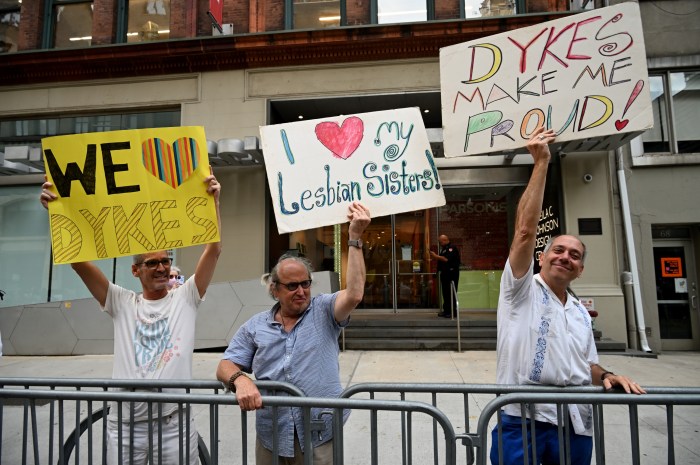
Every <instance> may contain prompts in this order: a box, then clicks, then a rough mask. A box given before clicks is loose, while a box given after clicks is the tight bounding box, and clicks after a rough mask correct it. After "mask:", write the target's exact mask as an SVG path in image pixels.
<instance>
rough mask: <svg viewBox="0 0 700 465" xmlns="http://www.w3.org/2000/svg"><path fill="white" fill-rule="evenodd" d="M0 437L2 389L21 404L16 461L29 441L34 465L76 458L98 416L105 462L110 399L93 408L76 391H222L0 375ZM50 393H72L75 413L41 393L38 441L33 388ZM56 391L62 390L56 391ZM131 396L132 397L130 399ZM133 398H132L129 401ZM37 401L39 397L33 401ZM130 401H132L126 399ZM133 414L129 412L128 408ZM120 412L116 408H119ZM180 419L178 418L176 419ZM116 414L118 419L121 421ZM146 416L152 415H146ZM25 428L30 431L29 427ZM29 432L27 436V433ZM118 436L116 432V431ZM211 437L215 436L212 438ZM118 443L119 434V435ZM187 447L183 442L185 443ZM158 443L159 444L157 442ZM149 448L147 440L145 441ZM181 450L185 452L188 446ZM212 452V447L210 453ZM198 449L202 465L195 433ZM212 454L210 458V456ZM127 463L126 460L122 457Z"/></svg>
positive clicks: (284, 387)
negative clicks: (42, 458)
mask: <svg viewBox="0 0 700 465" xmlns="http://www.w3.org/2000/svg"><path fill="white" fill-rule="evenodd" d="M256 385H257V386H258V388H259V389H260V390H261V391H262V390H264V391H265V392H269V393H272V394H278V393H284V394H287V395H292V396H297V397H301V396H303V395H304V394H303V392H302V391H301V390H299V389H298V388H297V387H296V386H294V385H292V384H289V383H284V382H271V381H256ZM8 387H15V388H21V389H22V390H20V389H15V390H9V389H8ZM0 388H4V389H0V438H4V436H3V426H2V425H3V424H4V423H6V421H5V403H6V402H5V401H4V400H3V399H4V397H5V395H3V393H7V392H9V393H12V392H15V394H14V395H12V396H11V397H10V398H13V399H19V400H20V401H21V402H20V404H21V408H22V411H23V412H22V418H21V420H22V427H21V432H22V438H23V440H22V441H21V443H20V444H21V447H22V450H21V463H22V464H25V463H28V456H29V455H30V454H29V452H30V451H28V449H27V447H28V445H29V444H31V445H32V447H33V449H32V450H31V452H32V453H31V455H32V456H33V458H34V463H54V455H57V456H58V458H57V459H56V460H57V463H58V464H64V463H68V461H69V460H70V457H71V455H72V454H73V453H75V456H76V457H79V456H80V447H81V446H80V445H81V436H82V435H83V434H85V433H87V440H86V441H85V442H87V447H88V449H89V450H90V451H92V449H93V443H94V442H96V439H97V438H95V437H94V435H93V424H94V423H96V422H99V421H100V420H102V425H101V437H100V439H101V455H100V457H101V459H100V460H101V461H100V463H102V464H104V463H106V440H105V438H106V435H107V422H106V416H107V415H106V413H105V412H109V406H108V402H109V401H111V400H115V401H116V400H118V399H110V398H106V399H104V400H103V401H102V402H101V403H98V406H97V407H95V406H94V404H95V402H96V401H95V400H92V399H91V398H88V397H86V398H81V393H85V394H88V393H96V392H102V393H108V392H114V391H108V390H109V389H122V390H125V391H126V392H128V391H131V392H155V393H158V392H162V391H163V390H173V389H175V390H182V391H183V395H186V396H187V395H191V394H192V393H193V392H200V393H204V394H218V393H219V392H220V391H223V390H224V387H223V385H222V384H221V383H220V382H218V381H214V380H157V381H153V380H115V379H109V378H102V379H84V378H61V379H55V378H0ZM46 389H48V390H49V391H48V392H56V393H70V392H74V393H76V394H75V395H76V397H75V398H74V399H71V400H75V409H74V410H73V412H75V413H77V414H75V415H70V414H68V415H67V414H66V411H65V410H66V408H65V406H64V403H65V398H64V397H60V398H56V399H48V400H47V398H46V397H45V395H44V397H41V399H42V400H44V401H45V402H44V403H45V404H46V405H47V408H46V409H48V412H45V416H47V417H48V418H46V424H47V429H48V431H47V433H46V437H47V441H45V443H42V442H41V441H40V439H39V433H38V431H39V429H40V428H39V425H38V421H39V420H38V413H37V412H38V407H39V406H40V405H37V394H36V393H37V392H40V391H45V390H46ZM18 392H24V396H20V395H17V393H18ZM61 395H62V394H61ZM132 400H133V399H132ZM134 402H136V400H134ZM39 404H41V401H39ZM83 404H85V409H86V411H85V412H84V415H81V413H80V412H81V410H82V408H83ZM155 404H156V407H155V409H150V410H149V417H156V418H157V417H160V416H161V413H162V411H160V408H161V407H162V403H160V402H158V403H155ZM132 405H133V402H132ZM210 410H211V411H210V415H211V419H210V423H211V425H212V426H214V425H216V424H217V423H218V418H217V416H218V411H217V410H216V409H210ZM131 412H132V414H133V410H131ZM119 414H121V412H119ZM178 415H184V419H185V425H186V426H185V427H184V428H185V431H183V433H184V434H187V435H188V438H189V417H190V409H189V403H188V402H181V403H180V405H179V408H178ZM66 416H69V417H70V422H68V421H66V419H65V417H66ZM182 419H183V418H182V417H181V418H179V420H180V422H181V423H182ZM121 420H122V419H121V418H120V419H119V421H120V422H121ZM149 420H152V418H149ZM55 423H58V427H57V429H58V431H54V429H55V427H54V425H55ZM70 424H73V427H74V429H73V431H72V432H71V433H69V434H68V435H66V429H67V428H70ZM30 426H31V430H30ZM130 431H131V433H133V428H131V430H130ZM211 431H212V433H213V434H214V435H216V434H218V430H217V429H216V428H215V427H212V428H211ZM30 433H31V440H30V436H29V434H30ZM120 435H121V431H120ZM213 439H215V436H214V437H213ZM120 442H121V438H120ZM186 444H187V445H189V441H187V442H186ZM40 445H44V446H45V447H46V457H47V461H46V462H44V461H39V457H40V454H39V446H40ZM158 446H159V445H158ZM151 447H152V448H153V444H151ZM186 450H187V451H189V449H187V447H186ZM213 452H214V453H216V450H214V451H213ZM198 453H199V459H200V463H201V464H202V465H208V464H210V463H216V462H212V459H211V456H210V452H209V448H207V445H206V442H205V441H204V440H203V439H202V438H201V437H199V440H198ZM2 458H3V451H2V441H0V463H2ZM215 458H216V457H215ZM88 459H89V463H92V454H90V455H88ZM77 460H79V459H78V458H76V463H78V462H77ZM124 462H128V460H124Z"/></svg>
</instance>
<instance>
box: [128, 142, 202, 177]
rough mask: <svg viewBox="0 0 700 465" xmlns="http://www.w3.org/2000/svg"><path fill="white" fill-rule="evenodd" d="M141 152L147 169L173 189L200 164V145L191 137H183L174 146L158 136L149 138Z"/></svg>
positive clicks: (143, 144)
mask: <svg viewBox="0 0 700 465" xmlns="http://www.w3.org/2000/svg"><path fill="white" fill-rule="evenodd" d="M141 152H142V154H143V166H145V167H146V170H147V171H148V172H149V173H150V174H151V175H153V176H154V177H155V178H157V179H158V180H160V181H161V182H164V183H165V184H167V185H169V186H170V187H172V188H173V189H177V187H178V186H179V185H180V184H182V183H183V182H185V181H186V180H187V178H189V177H190V176H191V175H192V173H193V172H194V170H196V169H197V165H198V164H199V147H198V146H197V141H196V140H195V139H192V138H190V137H181V138H180V139H178V140H176V141H175V142H174V143H173V145H172V146H171V145H170V144H168V143H167V142H165V141H164V140H162V139H158V138H157V137H156V138H153V139H148V140H146V141H144V142H143V143H142V144H141Z"/></svg>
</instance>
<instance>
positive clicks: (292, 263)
mask: <svg viewBox="0 0 700 465" xmlns="http://www.w3.org/2000/svg"><path fill="white" fill-rule="evenodd" d="M347 216H348V219H349V220H350V226H349V228H348V233H349V238H350V240H349V241H348V247H349V250H348V265H347V273H346V276H347V287H346V289H343V290H341V291H338V292H336V293H334V294H320V295H317V296H315V297H313V298H311V272H312V269H311V263H310V262H309V261H308V260H306V259H304V258H300V257H295V256H290V255H283V256H282V257H281V258H280V259H279V261H278V262H277V265H275V267H274V268H273V269H272V270H271V271H270V273H269V274H267V275H264V276H263V281H264V284H265V286H266V287H267V289H268V292H269V293H270V296H271V297H272V298H273V299H274V300H276V301H277V303H276V304H275V305H274V306H273V307H272V309H271V310H267V311H264V312H262V313H258V314H257V315H255V316H253V317H252V318H251V319H250V320H248V321H247V322H246V323H245V324H244V325H243V326H242V327H241V328H240V329H239V330H238V331H237V332H236V334H235V335H234V336H233V339H231V343H230V344H229V346H228V349H226V352H225V353H224V356H223V359H222V360H221V361H220V362H219V366H218V368H217V370H216V377H217V379H218V380H219V381H221V382H222V383H224V384H225V385H226V386H227V388H228V389H229V390H231V391H233V392H235V393H236V397H237V399H238V405H239V406H240V408H241V410H257V411H258V412H257V415H256V430H257V442H256V448H255V460H256V464H257V465H269V464H272V463H273V459H274V457H273V455H272V452H271V450H272V448H273V443H272V431H273V423H272V422H273V417H272V411H271V409H270V408H265V407H264V406H263V404H262V398H261V395H260V391H258V388H257V387H256V386H255V384H254V383H253V381H252V380H251V379H250V378H248V376H247V375H246V373H251V372H252V373H254V374H255V377H256V378H257V379H260V380H271V381H285V382H288V383H292V384H294V385H295V386H297V387H298V388H300V389H301V390H302V391H303V392H304V394H306V395H307V396H310V397H338V395H340V393H341V391H342V387H341V384H340V372H339V365H338V336H339V335H340V330H341V329H342V328H343V327H345V326H347V324H348V323H349V321H350V315H351V313H352V311H353V310H354V309H355V308H356V307H357V305H358V304H359V303H360V302H361V301H362V298H363V296H364V289H365V259H364V255H363V251H362V234H363V233H364V231H365V229H366V228H367V226H368V225H369V223H370V214H369V210H368V209H367V208H365V207H364V206H363V205H362V204H360V203H359V202H353V203H352V204H350V207H349V208H348V215H347ZM321 413H322V409H318V408H314V409H311V416H312V418H311V421H312V422H313V423H316V424H319V425H320V429H317V430H314V431H313V434H312V432H311V431H305V429H304V422H303V418H304V417H303V413H302V409H301V408H297V407H293V408H290V409H280V410H279V411H278V415H279V416H278V420H277V427H278V429H277V430H278V432H279V459H280V460H279V463H294V464H302V463H305V462H304V454H305V452H307V451H305V450H304V449H305V438H306V435H307V434H309V435H312V437H311V443H312V447H313V463H314V464H317V465H330V464H332V463H333V445H332V442H331V439H332V438H333V427H332V424H333V416H332V415H321ZM349 414H350V412H349V411H345V412H344V415H343V419H344V420H345V419H347V417H348V415H349Z"/></svg>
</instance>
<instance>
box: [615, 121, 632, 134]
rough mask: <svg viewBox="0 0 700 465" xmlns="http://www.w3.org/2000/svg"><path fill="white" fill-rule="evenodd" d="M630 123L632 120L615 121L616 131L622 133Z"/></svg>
mask: <svg viewBox="0 0 700 465" xmlns="http://www.w3.org/2000/svg"><path fill="white" fill-rule="evenodd" d="M629 122H630V120H628V119H623V120H622V121H620V120H617V121H615V129H617V130H618V131H622V130H623V129H625V126H627V123H629Z"/></svg>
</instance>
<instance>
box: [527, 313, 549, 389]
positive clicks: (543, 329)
mask: <svg viewBox="0 0 700 465" xmlns="http://www.w3.org/2000/svg"><path fill="white" fill-rule="evenodd" d="M550 322H551V319H550V318H547V317H545V316H543V317H542V319H541V320H540V327H539V329H538V331H537V346H536V348H535V359H534V360H533V361H532V371H530V376H529V378H530V380H531V381H536V382H539V381H540V380H541V379H542V368H543V367H544V359H545V356H546V355H547V334H548V333H549V323H550Z"/></svg>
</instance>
